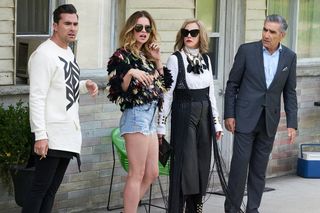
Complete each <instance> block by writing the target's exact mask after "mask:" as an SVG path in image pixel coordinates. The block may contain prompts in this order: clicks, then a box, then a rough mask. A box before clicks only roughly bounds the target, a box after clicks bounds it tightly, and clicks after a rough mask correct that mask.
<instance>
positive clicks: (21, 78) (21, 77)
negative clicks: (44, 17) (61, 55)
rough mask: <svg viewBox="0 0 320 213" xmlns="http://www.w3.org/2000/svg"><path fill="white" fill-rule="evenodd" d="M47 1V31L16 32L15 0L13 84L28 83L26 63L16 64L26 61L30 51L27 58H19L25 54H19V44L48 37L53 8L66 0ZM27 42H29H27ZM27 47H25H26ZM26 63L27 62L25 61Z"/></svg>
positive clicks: (16, 12)
mask: <svg viewBox="0 0 320 213" xmlns="http://www.w3.org/2000/svg"><path fill="white" fill-rule="evenodd" d="M47 1H48V2H49V12H48V16H49V17H48V21H49V23H48V33H46V34H28V33H26V34H18V30H17V22H18V18H17V17H18V11H17V10H18V8H17V5H18V4H19V0H15V5H16V7H15V25H16V27H15V38H14V39H15V41H14V43H15V50H14V64H15V66H14V80H13V82H14V84H15V85H17V84H22V85H24V84H28V73H27V64H25V67H24V68H21V66H18V65H21V60H22V61H24V62H25V61H28V59H29V56H30V54H31V53H30V51H28V54H27V59H25V58H19V55H20V56H21V55H25V54H20V53H19V48H20V47H19V46H20V45H19V44H20V43H22V44H25V43H26V41H28V42H29V41H31V42H32V41H37V42H40V43H41V41H44V40H46V39H48V38H49V37H50V36H51V35H52V32H53V28H52V24H53V14H52V13H53V11H54V9H55V8H56V7H57V6H58V5H61V4H64V3H65V2H66V1H65V0H47ZM28 44H29V43H28ZM28 48H29V47H27V49H28ZM26 63H27V62H26Z"/></svg>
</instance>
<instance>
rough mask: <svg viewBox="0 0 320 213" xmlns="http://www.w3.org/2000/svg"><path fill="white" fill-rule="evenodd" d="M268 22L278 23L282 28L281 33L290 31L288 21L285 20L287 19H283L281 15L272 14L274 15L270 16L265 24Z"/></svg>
mask: <svg viewBox="0 0 320 213" xmlns="http://www.w3.org/2000/svg"><path fill="white" fill-rule="evenodd" d="M266 22H276V23H279V24H280V26H281V31H282V32H286V30H287V29H288V24H287V21H286V20H285V18H283V17H282V16H280V15H277V14H272V15H268V16H267V17H266V19H265V21H264V23H266Z"/></svg>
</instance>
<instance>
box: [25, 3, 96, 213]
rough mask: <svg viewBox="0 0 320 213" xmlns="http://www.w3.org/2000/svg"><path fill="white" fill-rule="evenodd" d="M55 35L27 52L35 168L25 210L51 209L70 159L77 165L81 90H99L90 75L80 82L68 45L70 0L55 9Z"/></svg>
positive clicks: (72, 14)
mask: <svg viewBox="0 0 320 213" xmlns="http://www.w3.org/2000/svg"><path fill="white" fill-rule="evenodd" d="M53 19H54V20H53V21H54V23H53V29H54V32H53V35H52V36H51V38H50V39H48V40H47V41H45V42H44V43H42V44H41V45H40V46H39V47H38V48H37V49H36V50H35V51H34V53H33V54H32V55H31V56H30V59H29V64H28V71H29V77H30V96H29V105H30V125H31V131H32V132H33V133H34V134H35V144H34V152H35V154H36V155H37V157H36V172H35V177H34V180H33V184H32V188H31V192H30V193H28V196H27V198H26V199H25V202H24V206H23V209H22V212H23V213H38V212H41V213H47V212H51V209H52V206H53V202H54V198H55V194H56V192H57V190H58V188H59V186H60V184H61V181H62V179H63V176H64V174H65V171H66V169H67V167H68V164H69V162H70V159H71V158H73V157H76V158H77V160H78V165H79V168H80V157H79V154H80V150H81V141H82V138H81V129H80V122H79V93H86V92H89V94H90V95H91V96H95V95H96V94H97V93H98V86H97V84H96V83H94V82H92V81H91V80H86V81H80V69H79V66H78V64H77V62H76V59H75V57H74V54H73V53H72V51H71V49H70V47H69V46H68V45H69V43H70V42H73V41H75V39H76V35H77V32H78V15H77V10H76V9H75V7H74V6H73V5H71V4H65V5H61V6H59V7H58V8H57V9H56V10H55V11H54V13H53Z"/></svg>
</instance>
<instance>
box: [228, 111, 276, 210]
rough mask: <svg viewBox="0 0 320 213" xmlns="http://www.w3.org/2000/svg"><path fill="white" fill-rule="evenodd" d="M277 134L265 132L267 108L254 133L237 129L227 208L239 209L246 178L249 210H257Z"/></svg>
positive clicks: (247, 208)
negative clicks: (270, 134) (241, 131)
mask: <svg viewBox="0 0 320 213" xmlns="http://www.w3.org/2000/svg"><path fill="white" fill-rule="evenodd" d="M274 138H275V136H272V137H269V136H268V135H267V132H266V123H265V111H264V110H263V112H262V113H261V116H260V118H259V121H258V124H257V125H256V127H255V129H254V130H253V132H251V133H240V132H236V133H235V135H234V144H233V155H232V160H231V168H230V174H229V180H228V189H229V192H230V196H231V199H232V200H231V201H228V200H226V202H225V211H226V212H230V213H236V212H239V210H240V207H241V203H242V199H243V196H244V191H245V185H246V180H247V195H248V201H247V207H246V212H247V213H257V212H258V208H259V206H260V202H261V198H262V193H263V190H264V187H265V174H266V169H267V165H268V161H269V155H270V153H271V151H272V147H273V142H274Z"/></svg>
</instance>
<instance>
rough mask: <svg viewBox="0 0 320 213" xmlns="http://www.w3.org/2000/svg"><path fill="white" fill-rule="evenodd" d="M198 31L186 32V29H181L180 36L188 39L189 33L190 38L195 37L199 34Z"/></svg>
mask: <svg viewBox="0 0 320 213" xmlns="http://www.w3.org/2000/svg"><path fill="white" fill-rule="evenodd" d="M199 32H200V30H199V29H193V30H187V29H181V34H182V35H183V37H188V35H189V33H190V35H191V36H192V37H197V36H198V34H199Z"/></svg>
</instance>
